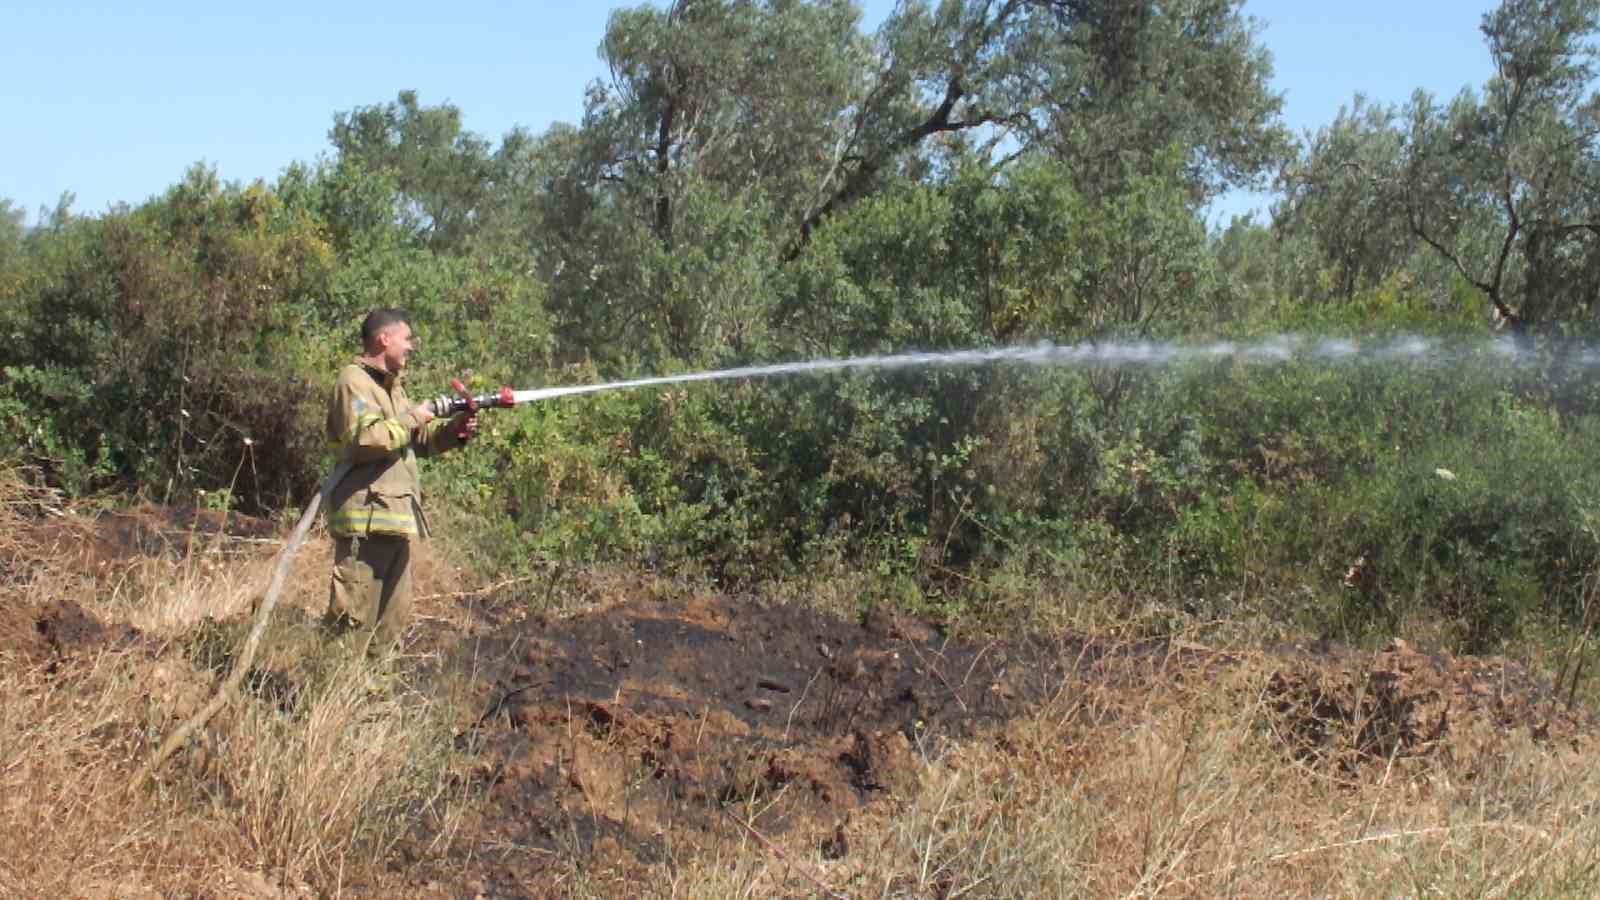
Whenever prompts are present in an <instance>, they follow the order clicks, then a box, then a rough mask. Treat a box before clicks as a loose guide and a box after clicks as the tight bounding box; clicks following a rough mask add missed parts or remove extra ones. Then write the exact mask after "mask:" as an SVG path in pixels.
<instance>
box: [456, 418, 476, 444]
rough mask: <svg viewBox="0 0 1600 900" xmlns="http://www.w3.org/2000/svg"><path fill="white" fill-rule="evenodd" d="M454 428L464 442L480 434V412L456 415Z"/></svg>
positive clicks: (457, 435)
mask: <svg viewBox="0 0 1600 900" xmlns="http://www.w3.org/2000/svg"><path fill="white" fill-rule="evenodd" d="M452 424H453V425H454V428H453V430H454V431H455V433H456V437H458V438H460V439H461V442H462V443H466V442H467V441H470V440H472V439H473V438H474V437H477V435H478V414H477V413H475V412H470V413H462V414H461V415H459V416H456V418H455V421H454V423H452Z"/></svg>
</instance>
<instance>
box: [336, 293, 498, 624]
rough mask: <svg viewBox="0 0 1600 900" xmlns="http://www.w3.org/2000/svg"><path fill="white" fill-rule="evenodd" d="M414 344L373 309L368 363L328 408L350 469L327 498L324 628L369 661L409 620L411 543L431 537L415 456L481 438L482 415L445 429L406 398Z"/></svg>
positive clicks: (365, 350)
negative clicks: (328, 577)
mask: <svg viewBox="0 0 1600 900" xmlns="http://www.w3.org/2000/svg"><path fill="white" fill-rule="evenodd" d="M413 343H414V337H413V335H412V332H411V324H410V323H409V322H408V321H407V319H406V315H405V313H403V312H401V311H400V310H397V309H375V310H373V311H372V312H371V313H369V314H368V315H367V317H366V319H365V320H363V321H362V323H361V345H362V354H361V355H360V356H358V357H356V359H355V361H354V362H352V363H351V364H350V365H348V366H345V367H344V369H343V370H342V371H340V372H339V378H338V381H337V382H336V383H335V384H334V387H333V397H332V400H331V401H330V402H329V404H328V438H329V440H331V441H332V442H333V445H334V447H335V449H336V450H337V452H338V454H339V458H340V460H342V461H346V462H349V463H351V464H352V468H351V469H350V471H349V473H348V474H346V475H345V476H344V478H343V479H341V480H340V481H339V483H338V484H337V485H335V486H334V488H333V490H332V491H331V493H330V494H329V496H328V533H329V534H330V535H332V537H333V541H334V544H333V547H334V549H333V579H332V585H331V587H330V589H329V594H328V615H327V621H328V624H329V625H330V627H332V628H333V629H334V630H335V632H336V633H339V634H353V635H355V637H356V646H358V647H359V648H360V650H361V652H363V653H372V654H381V653H384V652H386V651H388V650H389V649H390V648H391V647H393V646H394V645H395V644H396V643H397V642H398V641H399V640H400V637H401V635H402V634H403V633H404V631H405V628H406V626H407V624H408V623H409V620H410V617H411V573H410V562H411V547H412V541H413V540H414V539H417V538H421V537H426V536H427V534H428V526H427V519H426V518H425V517H424V516H423V513H422V487H421V484H420V483H419V481H418V477H417V457H418V456H431V455H433V454H435V453H443V452H445V451H447V450H451V449H454V448H456V447H459V446H461V445H462V444H464V443H466V442H467V441H468V440H469V439H471V437H472V436H473V435H474V434H475V433H477V429H478V419H477V414H476V413H475V412H468V413H461V414H460V415H458V416H456V417H454V418H452V419H450V420H448V421H445V420H442V419H438V418H436V417H435V416H434V414H433V410H432V408H431V407H430V406H429V405H428V404H426V403H422V404H412V402H411V401H410V399H409V398H407V397H406V391H405V388H404V387H403V386H402V384H401V376H402V375H403V374H404V372H405V368H406V358H407V356H409V355H410V353H411V350H412V347H413Z"/></svg>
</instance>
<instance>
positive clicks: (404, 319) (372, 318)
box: [361, 307, 411, 347]
mask: <svg viewBox="0 0 1600 900" xmlns="http://www.w3.org/2000/svg"><path fill="white" fill-rule="evenodd" d="M410 321H411V317H410V316H408V315H406V314H405V311H404V310H399V309H394V308H393V307H389V308H385V309H375V310H373V311H372V312H369V313H367V317H366V318H365V319H362V320H361V346H362V347H370V346H372V341H373V340H374V339H375V338H377V336H378V333H379V332H381V331H383V330H384V329H385V328H388V327H389V326H390V325H400V324H403V323H409V322H410Z"/></svg>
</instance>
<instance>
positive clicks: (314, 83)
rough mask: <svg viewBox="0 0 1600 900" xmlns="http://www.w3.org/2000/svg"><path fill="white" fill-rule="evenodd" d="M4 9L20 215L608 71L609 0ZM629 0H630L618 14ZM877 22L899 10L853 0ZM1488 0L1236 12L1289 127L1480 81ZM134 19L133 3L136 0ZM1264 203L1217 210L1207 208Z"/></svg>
mask: <svg viewBox="0 0 1600 900" xmlns="http://www.w3.org/2000/svg"><path fill="white" fill-rule="evenodd" d="M6 5H7V9H6V11H5V13H4V14H3V15H0V23H3V28H0V34H3V39H0V40H3V46H4V48H5V49H4V53H3V55H0V60H3V62H0V67H3V76H0V148H3V150H0V154H3V156H0V197H4V198H9V199H10V200H12V201H14V202H15V203H17V204H18V205H20V206H22V207H23V208H24V209H26V210H27V211H28V213H29V216H30V220H32V219H33V218H34V215H35V211H36V210H37V209H38V208H39V207H40V206H53V205H54V204H55V201H56V198H57V197H59V196H60V195H61V193H62V192H63V191H71V192H72V193H74V194H75V195H76V197H77V200H76V202H75V204H74V206H73V209H74V210H75V211H76V212H79V213H89V214H92V213H99V212H103V211H104V210H105V209H106V208H107V207H108V206H109V205H111V204H113V203H118V202H126V203H138V202H140V201H142V200H144V199H146V198H148V197H151V196H153V195H156V194H159V193H161V192H162V191H163V190H165V189H166V188H167V187H168V186H170V185H171V184H173V183H174V182H176V181H177V180H178V179H179V178H180V177H181V175H182V174H183V171H184V169H186V168H187V167H188V166H189V165H190V164H192V163H195V162H200V161H204V162H207V163H210V164H212V165H214V166H216V167H217V169H218V171H219V173H220V174H221V176H222V177H223V178H224V179H228V180H234V181H250V180H253V179H256V178H265V179H269V180H270V179H272V178H275V177H276V176H277V175H278V174H279V173H280V172H282V170H283V168H284V167H285V166H287V165H288V164H289V163H291V162H293V161H295V160H305V161H310V160H314V159H316V158H317V157H318V156H319V155H320V154H324V153H326V152H327V150H328V144H327V132H328V128H329V126H330V125H331V124H332V119H333V115H334V113H336V112H341V111H345V110H349V109H351V108H353V107H356V106H361V105H367V104H373V103H382V102H386V101H389V100H392V99H393V98H394V96H395V94H396V93H397V92H398V91H400V90H404V89H415V90H416V91H417V92H418V93H419V95H420V97H421V100H422V102H424V103H427V104H432V103H439V102H443V101H448V102H450V103H453V104H455V105H456V106H458V107H460V108H461V110H462V114H463V117H464V120H465V123H466V127H467V128H469V129H470V130H472V131H475V132H478V133H479V134H482V135H485V136H488V137H491V138H498V137H499V136H500V135H502V134H504V133H505V132H506V131H508V130H509V129H511V128H512V127H514V126H518V125H521V126H524V127H527V128H529V129H532V130H534V131H542V130H543V129H544V128H545V127H546V126H548V125H549V124H550V123H551V122H555V121H576V120H577V119H578V117H579V116H580V114H581V113H582V109H583V89H584V86H585V84H587V83H588V82H589V81H590V80H591V79H593V78H595V77H597V76H598V75H600V74H601V65H600V63H599V60H598V57H597V55H596V47H597V46H598V45H599V42H600V38H601V36H602V34H603V32H604V30H605V21H606V16H607V13H608V11H609V9H610V8H611V7H612V4H610V3H607V2H603V0H582V2H580V0H543V2H533V3H506V2H502V3H497V2H491V0H454V2H437V0H435V2H428V3H419V2H415V0H386V2H383V3H374V2H370V0H354V2H349V0H322V2H307V0H278V2H276V3H271V4H262V5H260V6H256V7H249V6H246V5H243V4H231V3H217V2H215V0H207V2H172V0H168V2H150V3H143V4H128V3H116V2H109V0H107V2H89V0H10V2H9V3H7V4H6ZM618 5H624V4H618ZM861 5H862V7H863V9H864V11H865V15H864V17H863V21H864V24H865V27H867V28H869V29H871V28H875V27H876V25H877V24H878V23H879V22H881V21H882V20H883V18H884V17H885V16H886V15H887V14H888V12H889V10H890V9H891V8H892V7H893V0H864V2H862V3H861ZM1492 5H1493V4H1492V3H1490V2H1488V0H1387V2H1376V0H1343V2H1339V3H1321V2H1311V0H1247V2H1246V5H1245V10H1246V12H1247V13H1248V14H1250V15H1252V16H1255V17H1257V18H1259V19H1261V20H1262V22H1263V30H1262V34H1261V39H1262V40H1263V42H1264V43H1265V44H1266V46H1267V47H1268V48H1269V49H1270V50H1271V51H1272V54H1273V57H1274V62H1275V67H1276V71H1277V75H1276V78H1275V82H1274V86H1275V88H1276V89H1278V90H1280V91H1283V92H1285V93H1286V95H1287V97H1286V102H1285V118H1286V121H1287V122H1288V124H1289V125H1290V127H1292V128H1294V129H1295V131H1296V132H1297V133H1298V132H1300V131H1303V130H1305V129H1314V128H1316V127H1318V126H1320V125H1323V124H1325V123H1327V122H1328V121H1330V120H1331V119H1332V118H1333V116H1334V114H1335V113H1336V112H1337V111H1338V109H1339V106H1340V105H1341V104H1343V103H1346V102H1348V100H1349V99H1350V97H1351V96H1352V95H1353V94H1354V93H1355V92H1357V91H1361V92H1364V93H1366V94H1367V95H1368V96H1369V97H1372V98H1374V99H1376V100H1381V101H1400V100H1403V99H1405V98H1406V97H1407V96H1409V95H1410V93H1411V91H1412V90H1413V89H1415V88H1417V87H1423V88H1426V89H1428V90H1430V91H1433V92H1435V93H1437V94H1443V95H1450V94H1454V93H1455V92H1456V91H1458V90H1460V89H1461V88H1462V87H1464V86H1468V85H1474V86H1476V85H1478V84H1481V83H1482V81H1483V80H1484V79H1485V77H1486V76H1487V75H1488V68H1489V67H1488V61H1487V54H1486V53H1485V51H1484V48H1483V42H1482V40H1481V37H1480V35H1479V33H1478V31H1477V26H1478V22H1479V20H1480V18H1481V16H1482V14H1483V13H1484V12H1485V11H1487V10H1488V9H1489V8H1491V6H1492ZM135 6H138V7H143V9H140V10H137V11H136V10H135V9H134V8H133V7H135ZM1264 202H1265V200H1264V199H1262V198H1256V197H1250V196H1235V197H1231V198H1228V199H1227V200H1226V201H1225V202H1224V203H1223V204H1222V206H1223V209H1222V210H1219V211H1218V212H1219V213H1223V214H1225V213H1231V212H1243V211H1247V210H1248V209H1250V208H1252V207H1254V206H1257V205H1260V204H1263V203H1264Z"/></svg>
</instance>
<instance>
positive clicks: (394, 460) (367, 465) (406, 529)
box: [328, 363, 460, 537]
mask: <svg viewBox="0 0 1600 900" xmlns="http://www.w3.org/2000/svg"><path fill="white" fill-rule="evenodd" d="M412 405H413V404H412V403H411V400H410V399H409V398H408V397H406V391H405V388H404V387H402V386H401V384H400V382H399V379H398V378H396V377H395V376H394V375H393V374H391V373H388V372H385V371H383V370H381V369H375V368H372V367H370V366H367V365H363V364H361V363H352V364H350V365H348V366H345V367H344V369H343V370H341V371H340V372H339V378H338V380H337V381H336V382H335V383H334V386H333V398H332V400H331V401H330V402H329V404H328V440H330V441H332V442H333V446H334V449H335V450H336V451H337V452H338V454H339V458H340V459H341V460H347V461H349V462H350V463H351V464H352V468H351V469H350V473H349V474H348V475H346V476H345V477H344V478H343V479H342V480H341V481H340V482H339V483H338V485H336V486H335V487H334V489H333V492H332V494H331V495H330V496H329V497H328V532H329V533H330V534H332V535H333V536H335V537H352V536H356V535H368V534H390V535H407V536H415V535H418V534H421V535H426V534H427V520H426V518H425V517H423V516H422V485H421V482H420V480H419V478H418V475H417V457H418V456H430V455H432V454H434V453H439V452H443V451H445V450H448V449H450V448H451V447H454V446H456V445H457V444H459V443H460V440H459V439H458V438H457V437H456V436H455V434H454V432H453V430H452V429H449V428H446V427H444V426H445V424H446V421H445V420H444V419H434V420H433V421H431V422H429V423H428V424H427V425H420V426H419V425H418V424H417V421H416V419H415V417H413V416H412V415H411V408H412Z"/></svg>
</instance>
